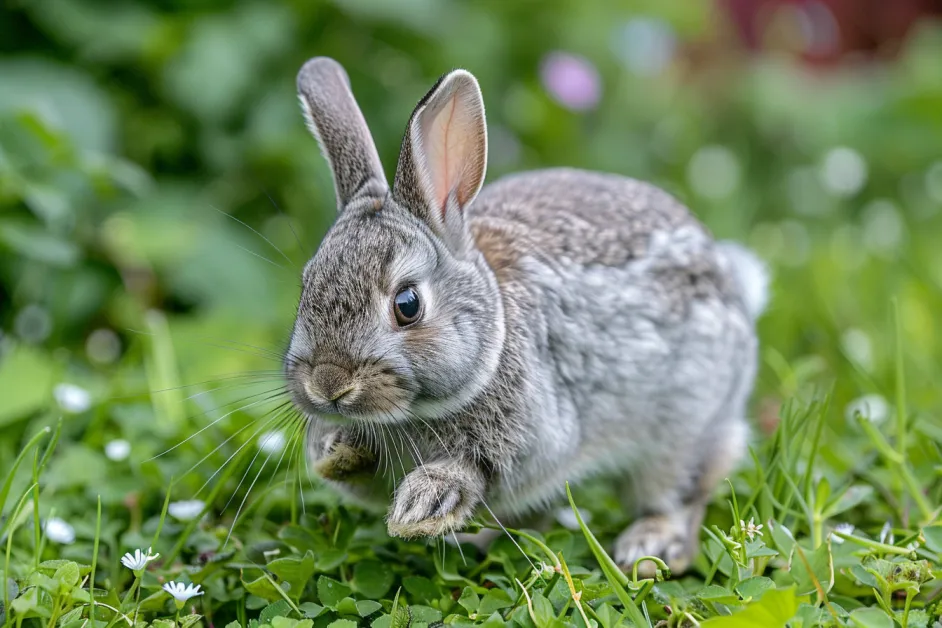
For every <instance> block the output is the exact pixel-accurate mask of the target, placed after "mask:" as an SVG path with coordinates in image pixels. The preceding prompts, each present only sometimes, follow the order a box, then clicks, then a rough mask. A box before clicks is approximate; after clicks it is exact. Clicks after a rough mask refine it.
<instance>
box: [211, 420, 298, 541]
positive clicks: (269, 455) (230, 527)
mask: <svg viewBox="0 0 942 628" xmlns="http://www.w3.org/2000/svg"><path fill="white" fill-rule="evenodd" d="M293 418H294V417H291V416H290V415H289V416H288V417H287V418H286V419H284V420H286V421H288V422H290V421H291V420H293ZM283 427H284V423H281V424H279V425H278V426H276V429H283ZM261 452H262V449H261V448H259V450H258V452H256V453H255V456H254V457H253V458H252V461H251V462H249V464H248V466H247V467H246V469H245V471H246V472H245V475H243V476H242V479H241V480H240V481H239V484H238V485H237V486H236V488H235V490H234V491H233V492H232V497H230V498H229V501H228V502H226V506H225V508H224V509H223V510H225V509H228V508H229V504H230V503H231V502H232V500H233V498H235V496H236V493H238V492H239V489H240V488H241V487H242V483H243V482H244V481H245V478H246V477H247V476H248V472H249V470H250V469H251V468H252V465H253V464H254V463H255V460H256V459H257V458H258V455H259V454H260V453H261ZM274 453H275V452H274V451H270V452H268V456H266V457H265V461H264V462H263V463H262V466H261V468H260V469H259V470H258V473H256V474H255V478H254V479H253V480H252V483H251V484H249V487H248V488H247V489H246V491H245V497H243V498H242V502H241V503H240V504H239V508H238V509H237V510H236V514H235V517H233V518H232V525H231V526H229V533H228V534H227V535H226V540H225V542H224V543H223V544H222V546H223V547H225V546H226V545H228V544H229V539H230V538H231V537H232V531H233V530H235V527H236V524H237V523H238V522H239V515H241V514H242V509H243V508H244V507H245V503H246V502H247V501H248V499H249V495H251V494H252V489H253V488H255V484H256V483H257V482H258V479H259V478H260V477H261V476H262V472H263V471H265V467H266V466H267V465H268V462H269V461H270V460H271V457H272V456H273V455H274ZM282 456H284V454H283V453H282ZM279 464H280V463H279ZM274 473H278V467H275V471H274ZM270 484H271V482H269V485H270Z"/></svg>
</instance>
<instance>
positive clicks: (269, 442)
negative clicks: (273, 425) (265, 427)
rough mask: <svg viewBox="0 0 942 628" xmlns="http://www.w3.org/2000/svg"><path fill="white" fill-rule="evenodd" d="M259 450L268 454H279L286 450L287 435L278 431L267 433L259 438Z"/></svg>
mask: <svg viewBox="0 0 942 628" xmlns="http://www.w3.org/2000/svg"><path fill="white" fill-rule="evenodd" d="M258 448H259V449H261V450H262V451H263V452H265V453H266V454H277V453H278V452H279V451H281V450H282V449H284V448H285V435H284V434H282V433H281V432H280V431H278V430H275V431H272V432H265V433H264V434H262V435H261V436H259V437H258Z"/></svg>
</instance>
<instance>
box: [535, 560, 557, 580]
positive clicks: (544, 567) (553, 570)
mask: <svg viewBox="0 0 942 628" xmlns="http://www.w3.org/2000/svg"><path fill="white" fill-rule="evenodd" d="M540 571H541V572H542V573H543V576H544V577H547V578H549V577H552V576H553V575H554V574H558V573H562V569H561V568H560V567H556V566H554V565H550V564H549V563H543V562H541V563H540Z"/></svg>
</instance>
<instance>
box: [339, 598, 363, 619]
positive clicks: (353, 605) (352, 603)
mask: <svg viewBox="0 0 942 628" xmlns="http://www.w3.org/2000/svg"><path fill="white" fill-rule="evenodd" d="M336 611H337V612H338V613H339V614H341V615H359V614H360V613H359V611H358V610H357V602H356V600H354V599H353V598H352V597H345V598H343V599H342V600H340V601H339V602H337V608H336Z"/></svg>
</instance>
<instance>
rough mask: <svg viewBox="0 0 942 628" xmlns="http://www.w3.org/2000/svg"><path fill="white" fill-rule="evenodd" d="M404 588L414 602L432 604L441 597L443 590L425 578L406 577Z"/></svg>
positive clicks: (403, 582)
mask: <svg viewBox="0 0 942 628" xmlns="http://www.w3.org/2000/svg"><path fill="white" fill-rule="evenodd" d="M402 586H403V587H404V588H405V590H406V591H407V592H408V593H409V595H410V596H412V601H413V602H432V601H434V600H437V599H438V598H439V597H441V589H439V587H438V585H436V584H435V583H434V582H432V581H431V580H429V579H428V578H425V577H423V576H406V577H405V578H403V579H402Z"/></svg>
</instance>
